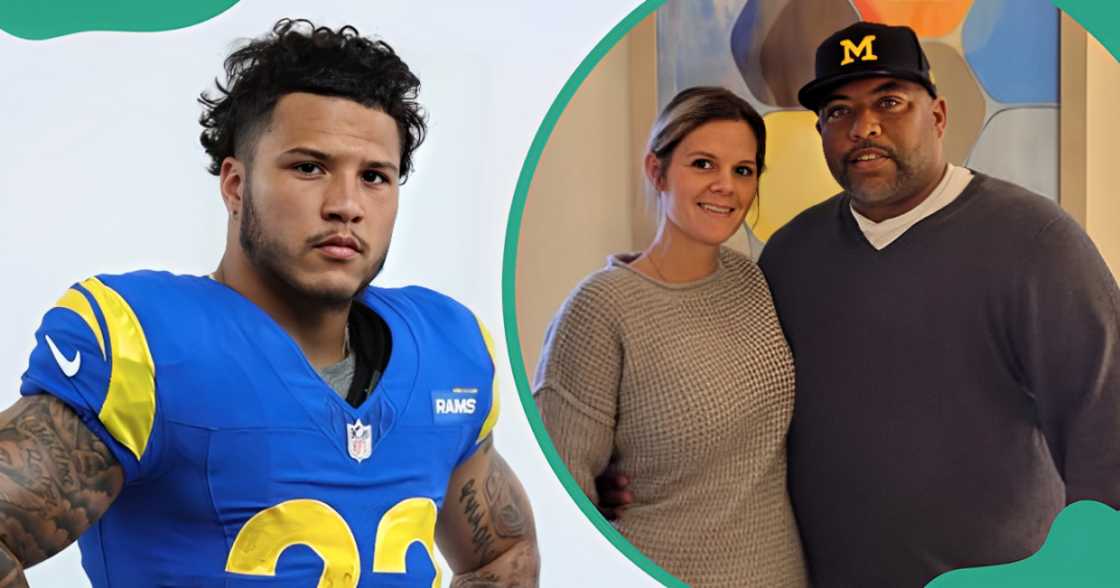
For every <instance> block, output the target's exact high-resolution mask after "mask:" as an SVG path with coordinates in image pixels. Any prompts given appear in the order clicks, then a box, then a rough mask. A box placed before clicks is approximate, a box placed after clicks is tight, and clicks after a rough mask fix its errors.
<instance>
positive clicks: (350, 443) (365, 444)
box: [346, 419, 373, 463]
mask: <svg viewBox="0 0 1120 588" xmlns="http://www.w3.org/2000/svg"><path fill="white" fill-rule="evenodd" d="M371 433H372V428H371V427H370V426H369V425H363V424H362V419H358V422H356V423H354V424H352V425H346V449H347V450H348V451H349V452H350V457H352V458H354V459H355V460H357V461H358V463H362V460H363V459H367V458H369V456H370V454H371V453H373V444H372V442H371V440H370V438H371V437H372V436H373V435H372V434H371Z"/></svg>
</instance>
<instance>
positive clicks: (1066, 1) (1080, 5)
mask: <svg viewBox="0 0 1120 588" xmlns="http://www.w3.org/2000/svg"><path fill="white" fill-rule="evenodd" d="M666 1H667V0H646V1H645V2H643V3H642V4H640V5H639V6H638V7H637V8H635V9H634V10H633V11H632V12H630V14H628V15H627V16H626V18H624V19H622V22H620V23H618V24H617V25H615V26H614V28H612V29H611V30H610V32H608V33H607V35H606V36H605V37H603V39H602V40H601V41H599V42H598V43H597V44H596V45H595V47H594V48H593V49H591V52H590V53H588V54H587V57H585V58H584V59H583V61H581V62H580V64H579V66H578V67H576V70H575V71H574V72H573V73H572V75H571V76H570V77H569V78H568V80H567V81H566V82H565V83H564V86H563V87H562V88H561V89H560V94H558V95H557V96H556V99H555V100H553V102H552V106H550V107H549V109H548V112H547V113H546V114H545V117H544V120H543V122H541V126H540V128H538V129H537V133H536V135H535V136H534V137H533V142H532V143H531V144H530V146H529V152H528V154H527V155H526V157H525V163H524V164H523V165H522V167H521V173H520V175H518V178H517V187H516V188H515V191H514V194H513V202H512V203H511V205H510V212H509V220H508V221H507V223H506V239H505V250H504V252H503V256H502V319H503V322H504V326H505V333H506V348H507V353H508V354H509V361H510V367H511V368H512V369H513V378H514V383H515V384H516V386H517V393H518V396H519V397H520V399H521V408H522V410H524V411H525V417H526V418H527V419H528V421H529V426H530V428H531V429H532V430H533V435H534V436H535V437H536V438H537V443H538V444H539V445H540V447H541V451H542V452H543V453H544V456H545V458H546V459H547V460H548V463H549V465H550V466H551V467H552V471H553V473H555V474H556V477H557V478H559V480H560V483H561V485H563V486H564V489H565V490H566V491H567V492H568V495H569V496H571V497H572V499H573V500H574V501H575V502H576V505H577V506H578V507H579V509H580V510H581V511H583V514H584V515H585V516H586V517H587V518H588V520H590V521H591V523H592V524H593V525H595V528H596V529H598V530H599V532H601V533H602V534H603V536H604V537H606V538H607V540H608V541H610V543H611V544H612V545H614V547H615V548H617V549H618V550H619V551H620V552H622V554H623V555H625V556H626V557H627V558H629V559H630V561H632V562H634V563H635V564H636V565H637V566H638V567H639V568H641V569H642V570H644V571H645V572H646V573H648V574H649V575H650V576H651V577H652V578H653V579H655V580H657V581H659V582H661V583H662V584H664V585H665V586H671V587H674V588H677V587H680V588H687V584H685V583H684V582H681V581H680V580H678V579H677V578H675V577H673V576H672V575H671V574H669V573H668V572H666V571H665V570H664V569H662V568H661V567H660V566H658V565H657V564H655V563H653V561H652V560H650V559H649V558H648V557H646V556H645V555H643V554H642V553H641V552H640V551H638V549H637V548H636V547H634V545H633V544H631V543H630V542H629V541H627V540H626V538H625V537H623V536H622V534H621V533H619V532H618V530H616V529H615V528H614V527H613V526H611V524H610V523H609V522H608V521H607V520H606V519H605V518H603V516H602V515H601V514H600V513H599V511H598V510H597V509H596V508H595V505H594V504H592V503H591V500H590V499H588V498H587V496H586V495H585V494H584V493H583V491H582V490H580V488H579V485H578V484H577V483H576V481H575V479H574V478H573V477H572V475H571V473H570V472H568V468H567V467H566V466H565V465H564V463H563V461H562V460H561V459H560V455H559V454H558V453H557V452H556V447H555V446H554V445H553V444H552V440H551V439H550V438H549V436H548V433H547V432H546V431H545V428H544V423H543V422H542V421H541V417H540V415H539V414H537V410H536V403H535V402H534V401H533V395H532V391H531V388H530V386H529V379H528V376H527V375H526V373H525V361H524V358H523V357H522V355H521V337H520V334H519V332H518V328H517V296H516V289H517V287H516V278H517V245H518V241H519V239H520V236H521V219H522V217H523V216H524V213H525V201H526V199H527V197H528V195H529V186H530V185H531V184H532V181H533V175H534V174H535V173H536V170H537V165H538V164H539V163H540V158H541V153H542V152H543V151H544V147H545V145H546V144H547V143H548V139H549V137H551V136H552V131H553V129H554V128H555V127H556V123H557V121H558V120H559V119H560V115H561V114H562V113H563V112H564V109H565V108H567V106H568V103H569V102H570V101H571V99H572V96H573V95H575V93H576V91H577V90H578V89H579V87H580V86H581V85H582V84H583V82H584V80H585V79H587V76H588V75H589V74H590V73H591V71H592V70H593V69H594V68H595V66H596V65H598V64H599V61H601V60H602V59H603V57H604V56H605V55H606V54H607V52H609V51H610V50H611V48H612V47H614V46H615V44H616V43H618V42H619V41H620V40H621V39H622V38H623V37H625V36H626V34H627V33H629V32H630V30H631V29H632V28H634V26H636V25H637V24H638V23H639V22H641V21H642V20H643V19H644V18H646V17H647V16H649V15H650V14H651V13H653V12H654V11H655V10H657V9H658V8H660V7H661V5H662V4H664V3H665V2H666ZM977 1H981V2H982V1H984V0H977ZM1051 1H1052V2H1053V4H1054V5H1055V6H1057V7H1058V8H1059V9H1060V10H1062V11H1064V12H1066V13H1068V14H1069V15H1070V16H1071V17H1073V19H1074V20H1076V21H1077V22H1078V23H1079V24H1081V25H1082V26H1084V27H1085V29H1086V30H1087V31H1089V32H1090V33H1091V34H1092V35H1093V36H1094V37H1096V39H1097V40H1098V41H1100V42H1101V43H1102V44H1103V45H1104V46H1105V47H1106V48H1107V49H1108V50H1109V51H1110V52H1111V53H1112V56H1113V57H1115V58H1117V59H1120V2H1114V1H1112V0H1051Z"/></svg>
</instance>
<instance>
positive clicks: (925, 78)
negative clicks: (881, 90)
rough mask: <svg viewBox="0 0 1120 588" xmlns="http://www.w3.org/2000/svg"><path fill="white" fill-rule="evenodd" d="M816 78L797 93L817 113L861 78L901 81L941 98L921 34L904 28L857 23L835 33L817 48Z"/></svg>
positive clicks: (806, 105) (803, 104)
mask: <svg viewBox="0 0 1120 588" xmlns="http://www.w3.org/2000/svg"><path fill="white" fill-rule="evenodd" d="M816 76H817V77H816V79H814V80H813V81H811V82H809V83H808V84H805V86H804V87H802V88H801V90H800V91H799V92H798V93H797V101H798V102H800V103H801V105H802V106H804V107H805V108H808V109H809V110H811V111H813V112H817V111H818V110H820V107H821V106H823V104H822V103H821V102H822V101H823V100H824V99H825V98H827V97H828V95H829V94H830V93H831V92H832V90H835V89H836V88H837V87H838V86H842V85H844V84H846V83H848V82H851V81H855V80H858V79H861V78H870V77H877V76H887V77H892V78H901V79H904V80H909V81H911V82H916V83H918V84H921V85H922V86H925V88H926V90H928V91H929V94H930V96H934V97H936V96H937V87H936V86H934V85H933V79H932V78H931V77H930V73H929V60H928V59H926V54H925V52H924V51H922V45H921V43H919V42H918V35H916V34H914V31H913V29H911V28H910V27H904V26H897V27H896V26H888V25H884V24H879V23H874V22H857V23H855V24H853V25H851V26H849V27H847V28H844V29H842V30H840V31H838V32H836V33H834V34H833V35H832V36H831V37H829V38H827V39H825V40H824V42H823V43H821V44H820V46H818V47H817V63H816Z"/></svg>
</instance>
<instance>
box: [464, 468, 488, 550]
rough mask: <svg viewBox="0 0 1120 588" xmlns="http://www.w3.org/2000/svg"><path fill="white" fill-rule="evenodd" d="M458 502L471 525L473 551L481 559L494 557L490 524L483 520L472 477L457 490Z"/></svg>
mask: <svg viewBox="0 0 1120 588" xmlns="http://www.w3.org/2000/svg"><path fill="white" fill-rule="evenodd" d="M459 503H460V504H462V505H463V513H464V514H465V515H467V522H468V523H470V525H471V544H472V545H474V552H475V553H477V554H478V557H479V559H480V560H482V561H490V560H492V559H494V536H493V535H492V534H491V533H490V525H487V524H486V521H485V520H484V517H483V511H482V510H481V505H480V504H479V502H478V491H476V490H475V488H474V479H473V478H472V479H470V480H467V483H466V484H463V489H462V490H461V491H460V492H459Z"/></svg>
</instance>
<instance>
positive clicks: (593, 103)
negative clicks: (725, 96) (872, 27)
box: [517, 0, 1120, 380]
mask: <svg viewBox="0 0 1120 588" xmlns="http://www.w3.org/2000/svg"><path fill="white" fill-rule="evenodd" d="M861 19H862V20H872V21H879V22H886V23H888V24H906V25H909V26H911V27H912V28H914V29H915V30H916V31H917V32H918V34H919V37H920V38H921V41H922V45H923V48H924V50H925V51H926V54H927V56H928V57H929V59H930V62H931V65H932V71H933V75H934V77H935V81H936V83H937V85H938V89H939V92H940V93H941V94H942V95H943V96H945V97H946V99H947V101H948V103H949V126H948V130H947V134H946V140H945V149H946V155H947V157H948V158H949V160H950V161H952V162H953V163H955V164H958V165H960V164H963V165H967V166H969V167H971V168H973V169H976V170H979V171H982V172H984V173H988V174H991V175H994V176H997V177H1001V178H1005V179H1008V180H1010V181H1013V182H1016V183H1019V184H1021V185H1024V186H1027V187H1029V188H1031V189H1033V190H1035V191H1036V192H1039V193H1041V194H1043V195H1045V196H1047V197H1049V198H1052V199H1055V200H1058V201H1059V202H1060V203H1061V205H1062V206H1063V207H1065V208H1066V209H1067V211H1069V212H1071V214H1073V216H1074V217H1075V218H1077V219H1078V220H1079V221H1080V222H1082V223H1083V224H1084V225H1085V226H1086V228H1087V229H1088V231H1089V234H1090V236H1091V237H1093V239H1094V241H1095V242H1096V243H1097V246H1098V248H1100V249H1101V251H1102V254H1103V255H1104V256H1105V259H1106V261H1108V262H1109V264H1110V267H1112V269H1113V272H1114V273H1116V272H1117V271H1118V270H1120V221H1116V220H1115V219H1116V218H1120V217H1118V216H1117V212H1120V198H1116V197H1114V196H1113V195H1112V192H1111V191H1110V190H1109V189H1108V188H1107V178H1108V177H1109V174H1108V168H1107V163H1105V162H1098V161H1097V160H1098V159H1099V158H1102V157H1106V154H1107V153H1109V152H1110V151H1111V147H1110V141H1111V137H1112V136H1114V134H1115V132H1118V131H1120V128H1116V126H1117V125H1118V124H1120V123H1118V122H1117V121H1116V120H1115V118H1114V117H1112V115H1111V114H1110V112H1109V111H1108V109H1107V105H1108V104H1109V103H1110V101H1111V98H1110V97H1111V96H1114V95H1115V92H1114V91H1113V90H1110V89H1115V88H1116V86H1117V85H1118V84H1120V64H1117V62H1116V61H1115V60H1114V59H1113V58H1112V56H1111V55H1109V54H1108V52H1107V51H1106V50H1105V49H1104V48H1103V47H1101V46H1100V44H1099V43H1097V42H1096V41H1095V40H1094V39H1093V38H1092V37H1091V36H1088V35H1087V34H1086V33H1085V31H1084V29H1082V28H1081V27H1080V25H1078V24H1076V23H1075V22H1073V21H1072V20H1070V19H1068V17H1063V16H1061V15H1060V13H1059V12H1058V10H1057V9H1056V8H1055V7H1054V5H1053V4H1052V3H1051V2H1049V1H1048V0H1022V1H1011V0H936V1H927V0H907V1H899V0H856V1H853V2H849V1H848V0H749V1H747V0H669V1H668V2H666V3H665V4H664V5H662V6H661V7H660V8H659V9H658V11H657V13H656V15H653V16H651V17H650V18H648V19H646V21H645V22H643V23H641V24H640V25H639V26H637V27H635V28H634V29H633V30H632V31H631V32H630V34H629V35H627V37H625V38H624V39H623V40H622V41H621V42H620V43H618V44H617V45H616V46H615V47H614V48H613V49H612V50H611V52H610V53H608V54H607V55H606V57H605V58H604V59H603V60H602V61H601V62H600V63H599V65H598V67H597V68H596V69H595V70H594V71H593V72H592V73H591V75H590V76H589V77H588V78H587V80H586V81H585V82H584V84H583V86H582V87H581V88H580V89H579V91H578V92H577V93H576V94H575V96H574V97H573V98H572V101H571V103H570V104H569V106H568V108H567V110H565V112H564V113H563V115H562V116H561V118H560V120H559V121H558V123H557V125H556V128H555V130H554V132H553V134H552V136H551V137H550V139H549V143H548V145H547V146H546V148H545V150H544V152H543V154H542V156H541V160H540V164H539V166H538V169H537V174H536V176H535V177H534V181H533V184H532V187H531V189H530V192H529V195H528V197H527V199H526V203H525V212H524V218H523V222H522V231H521V233H520V246H519V255H518V259H517V262H518V263H517V266H518V267H517V314H518V326H519V329H520V337H521V347H522V354H523V356H524V358H525V364H526V371H527V373H528V374H529V377H530V380H531V379H532V375H533V373H534V371H535V368H536V363H537V360H538V358H539V352H540V346H541V343H542V342H543V339H544V331H545V329H546V327H547V325H548V322H549V321H550V320H551V318H552V316H553V314H554V313H555V312H556V310H557V308H558V307H559V305H560V304H561V302H562V301H563V300H564V298H565V296H566V295H567V293H568V292H569V291H570V290H571V289H572V288H573V287H574V286H575V285H576V284H577V283H578V282H579V281H580V280H581V279H582V278H583V277H584V276H586V275H587V274H588V273H590V272H592V271H594V270H596V269H598V268H601V267H603V265H604V264H605V260H606V256H607V255H608V254H610V253H613V252H617V251H626V250H639V249H641V248H643V247H645V246H646V244H648V243H649V242H650V240H651V239H652V236H653V232H654V229H655V226H654V216H653V213H652V211H650V210H648V209H647V208H646V206H645V195H644V192H645V189H646V188H645V181H644V178H643V177H642V175H641V170H640V162H641V158H642V156H643V155H644V149H645V141H646V138H647V136H648V132H649V127H650V124H651V123H652V121H653V119H654V117H655V116H656V114H657V111H658V109H659V108H660V106H661V105H663V104H665V103H666V102H668V100H669V99H670V98H672V96H673V95H674V94H675V93H676V92H677V91H679V90H680V89H683V88H686V87H689V86H694V85H722V86H725V87H728V88H730V89H732V90H734V91H736V92H737V93H739V94H740V95H742V96H744V97H745V98H747V100H749V101H750V102H751V103H752V104H753V105H754V106H755V107H756V108H757V109H758V110H759V112H760V113H762V114H763V115H764V120H765V121H766V125H767V135H768V136H767V139H768V141H767V168H768V170H767V172H766V173H765V174H764V175H763V176H762V182H761V186H760V194H761V198H760V199H759V200H760V202H761V209H760V210H753V211H751V213H750V214H748V217H747V220H748V227H746V228H745V229H744V231H742V232H741V233H740V234H739V235H736V237H735V238H733V240H732V242H731V246H732V247H734V248H736V249H739V250H741V251H743V252H745V253H748V254H751V255H754V256H757V254H758V252H759V246H760V244H761V242H763V241H765V240H766V239H767V238H769V236H770V235H771V234H772V233H773V232H774V230H776V229H777V228H778V227H780V226H781V225H782V224H784V223H785V222H787V221H788V220H789V219H791V218H793V216H795V215H796V214H797V213H798V212H800V211H802V210H804V209H805V208H807V207H809V206H811V205H813V204H815V203H817V202H820V201H822V200H824V199H826V198H827V197H829V196H831V195H832V194H835V193H836V192H838V191H839V189H840V188H839V186H838V185H837V184H836V182H835V181H834V180H833V179H832V176H831V175H830V174H829V172H828V168H827V166H826V165H825V162H824V157H823V155H822V153H821V147H820V139H819V136H818V135H817V132H816V130H815V129H814V126H813V125H814V122H815V117H814V115H813V114H812V113H810V112H808V111H806V110H804V109H803V108H801V107H800V106H799V105H798V104H797V100H796V94H797V90H798V89H799V88H800V87H801V86H802V85H803V84H804V83H805V82H806V81H808V80H809V79H811V78H812V76H813V71H812V70H813V58H814V51H815V48H816V46H817V44H819V42H820V41H822V40H823V39H824V38H825V37H827V36H828V35H829V34H831V33H832V32H834V31H836V30H838V29H840V28H843V27H845V26H847V25H849V24H851V23H853V22H856V21H857V20H861ZM1060 98H1061V101H1062V102H1063V108H1061V109H1059V107H1058V106H1059V99H1060ZM1059 121H1061V125H1059ZM1110 128H1111V129H1113V131H1112V132H1110V131H1108V129H1110ZM752 229H753V230H752Z"/></svg>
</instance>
